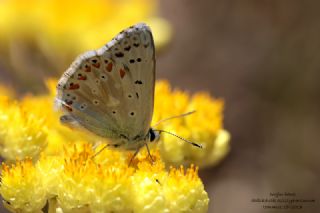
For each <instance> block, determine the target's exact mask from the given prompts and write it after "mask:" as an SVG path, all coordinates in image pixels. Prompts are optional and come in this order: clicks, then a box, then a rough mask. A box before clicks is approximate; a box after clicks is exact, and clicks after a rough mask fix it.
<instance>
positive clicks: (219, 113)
mask: <svg viewBox="0 0 320 213" xmlns="http://www.w3.org/2000/svg"><path fill="white" fill-rule="evenodd" d="M223 104H224V103H223V101H222V100H220V99H215V98H212V97H211V96H210V95H209V94H207V93H203V92H200V93H196V94H194V95H193V96H191V95H190V94H189V93H187V92H184V91H181V90H177V89H176V90H173V91H172V90H171V88H170V85H169V83H168V82H167V81H158V82H157V84H156V91H155V107H154V108H155V112H154V117H153V123H157V122H158V121H160V120H162V119H165V118H169V117H172V116H175V115H180V114H183V113H187V112H191V111H194V110H195V111H196V112H195V113H193V114H191V115H188V116H185V117H181V118H175V119H172V120H168V121H164V122H163V123H160V125H159V126H157V127H155V128H156V129H163V130H166V131H169V132H171V133H174V134H176V135H179V136H182V137H184V138H185V139H187V140H190V141H193V142H195V143H198V144H201V145H202V146H203V148H202V149H199V148H197V147H194V146H191V145H190V144H188V143H186V142H184V141H182V140H179V139H177V138H176V137H173V136H172V135H169V134H165V133H162V134H161V137H160V139H161V142H160V143H159V145H158V146H159V148H160V152H161V156H162V157H163V159H164V161H165V162H166V163H168V164H169V165H170V164H174V165H180V164H185V165H186V164H190V163H195V164H197V165H199V166H201V167H205V166H211V165H215V164H217V163H218V162H219V161H220V160H221V159H223V158H224V157H225V155H226V154H227V153H228V152H229V139H230V135H229V133H228V132H227V131H226V130H224V129H223Z"/></svg>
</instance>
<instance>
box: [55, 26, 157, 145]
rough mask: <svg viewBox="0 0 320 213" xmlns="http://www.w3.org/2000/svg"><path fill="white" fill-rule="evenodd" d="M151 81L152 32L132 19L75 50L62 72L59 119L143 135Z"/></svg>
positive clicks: (113, 134)
mask: <svg viewBox="0 0 320 213" xmlns="http://www.w3.org/2000/svg"><path fill="white" fill-rule="evenodd" d="M154 84H155V49H154V42H153V37H152V33H151V30H150V28H149V27H148V26H146V25H145V24H137V25H135V26H132V27H130V28H128V29H126V30H124V31H122V32H121V33H119V34H118V35H117V36H116V37H115V38H113V39H112V41H110V42H109V43H108V44H107V45H105V46H104V47H102V48H100V49H99V50H97V51H89V52H86V53H84V54H83V55H80V56H79V57H78V58H77V59H76V60H75V61H74V62H73V64H72V65H71V66H70V68H69V69H68V70H67V71H66V72H65V73H64V74H63V76H62V77H61V79H60V80H59V83H58V86H57V91H58V94H57V98H56V102H57V103H58V106H60V107H61V108H62V109H63V110H64V111H65V112H66V115H64V116H62V117H61V120H62V122H65V123H68V124H69V125H75V126H77V125H78V126H82V127H84V128H86V129H88V130H89V131H91V132H93V133H95V134H97V135H99V136H102V137H106V138H111V139H118V138H119V137H121V136H124V137H125V138H127V139H129V141H130V140H133V139H134V138H137V137H143V136H145V135H147V133H148V130H149V128H150V123H151V119H152V114H153V102H154V100H153V99H154Z"/></svg>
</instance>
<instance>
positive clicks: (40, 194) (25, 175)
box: [0, 159, 47, 212]
mask: <svg viewBox="0 0 320 213" xmlns="http://www.w3.org/2000/svg"><path fill="white" fill-rule="evenodd" d="M0 192H1V196H2V198H3V199H4V200H5V201H6V202H5V203H4V204H5V206H6V207H7V208H8V209H10V210H13V211H14V212H19V211H22V212H40V210H41V209H42V208H43V207H44V205H45V204H46V200H47V199H46V188H45V186H44V185H42V178H41V177H40V176H39V174H38V172H37V169H36V168H35V167H34V166H33V165H32V161H31V159H26V160H24V161H20V162H17V163H16V164H15V165H12V166H11V167H10V166H8V165H6V164H2V172H1V187H0Z"/></svg>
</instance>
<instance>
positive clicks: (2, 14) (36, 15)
mask: <svg viewBox="0 0 320 213" xmlns="http://www.w3.org/2000/svg"><path fill="white" fill-rule="evenodd" d="M157 8H158V4H157V0H125V1H115V0H91V1H86V0H69V1H62V0H43V1H37V0H28V1H25V0H7V1H0V49H1V51H0V56H1V57H0V59H1V60H3V61H2V63H3V64H4V67H5V68H6V69H5V71H6V72H7V73H8V74H9V75H13V77H14V78H15V80H16V81H18V82H19V85H20V86H21V87H24V88H27V89H28V90H33V91H38V92H39V91H41V90H43V88H44V85H43V84H42V80H43V77H44V76H45V74H46V76H48V75H50V76H52V75H53V74H55V75H60V74H61V73H62V71H63V70H65V68H66V67H67V66H68V65H69V64H70V62H71V61H72V60H73V59H74V57H75V56H76V55H78V54H79V52H84V51H88V50H90V49H96V48H99V47H101V46H103V45H104V44H105V43H106V42H108V41H109V40H110V39H111V38H112V37H113V36H115V35H116V34H117V33H118V32H120V31H121V30H123V29H125V28H127V27H129V26H131V25H133V24H136V23H138V22H146V23H147V24H149V25H150V26H151V28H152V29H153V31H154V39H155V44H156V46H157V50H160V49H162V47H164V46H165V45H166V44H167V43H168V42H169V40H170V38H171V28H170V25H169V23H168V22H167V21H165V20H164V19H162V18H160V17H158V16H156V13H157ZM17 61H19V63H16V62H17ZM10 62H12V63H10ZM30 73H33V75H30ZM30 77H32V78H30Z"/></svg>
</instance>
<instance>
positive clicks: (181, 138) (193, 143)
mask: <svg viewBox="0 0 320 213" xmlns="http://www.w3.org/2000/svg"><path fill="white" fill-rule="evenodd" d="M155 131H158V132H159V135H160V134H161V133H162V132H164V133H167V134H169V135H172V136H175V137H177V138H179V139H180V140H183V141H185V142H187V143H189V144H191V145H192V146H195V147H198V148H200V149H202V145H200V144H197V143H195V142H192V141H189V140H187V139H185V138H183V137H181V136H179V135H176V134H173V133H172V132H168V131H165V130H155Z"/></svg>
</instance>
